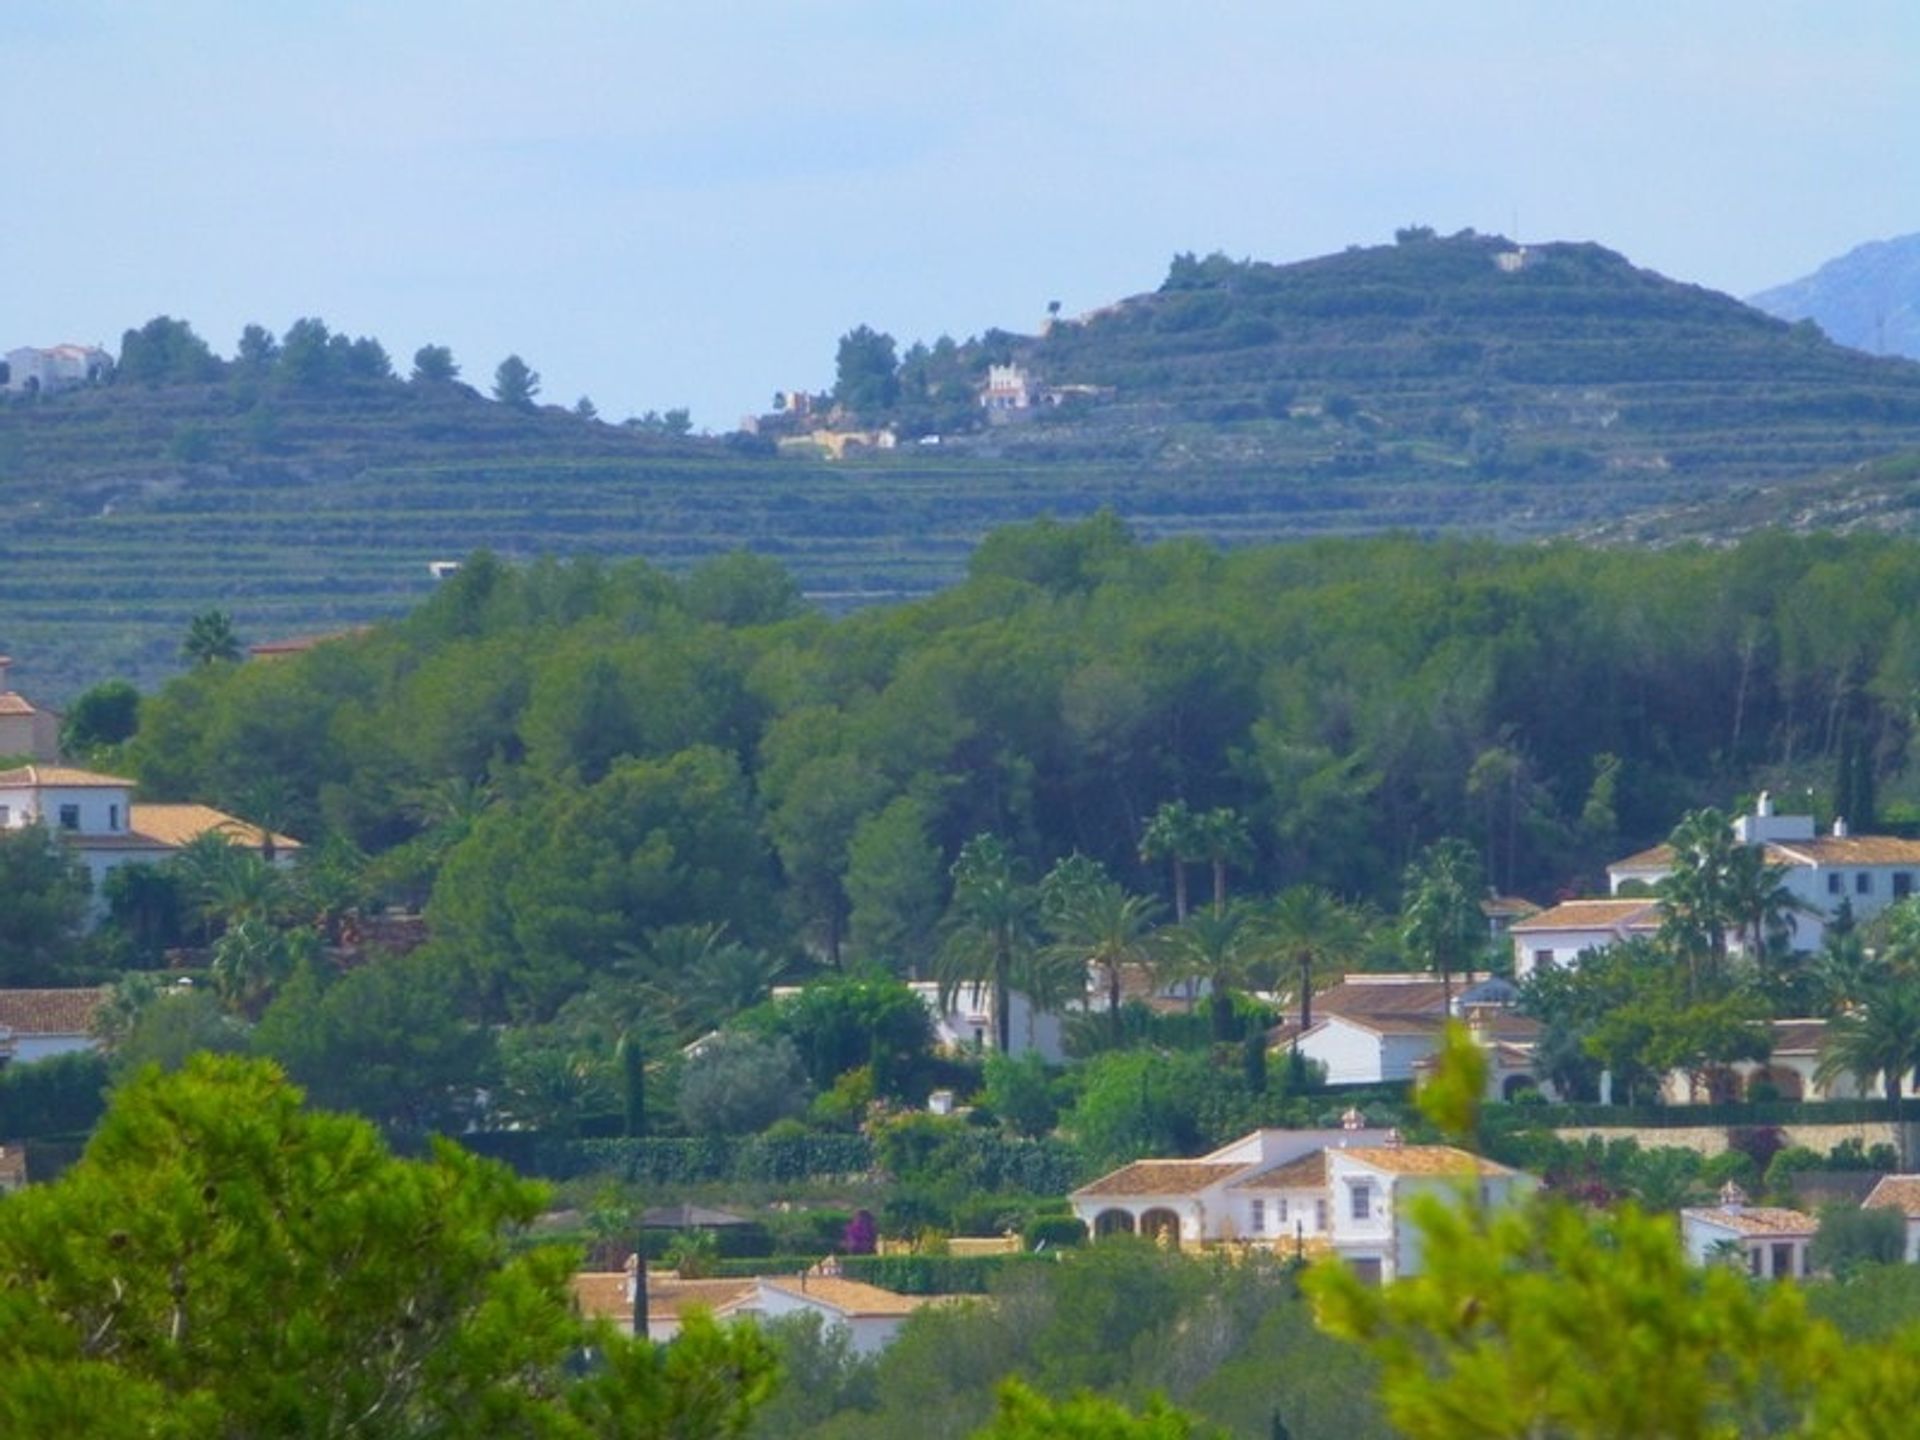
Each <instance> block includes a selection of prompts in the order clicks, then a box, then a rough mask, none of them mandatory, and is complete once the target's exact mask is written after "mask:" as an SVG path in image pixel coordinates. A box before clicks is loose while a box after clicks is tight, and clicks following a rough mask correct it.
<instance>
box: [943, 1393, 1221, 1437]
mask: <svg viewBox="0 0 1920 1440" xmlns="http://www.w3.org/2000/svg"><path fill="white" fill-rule="evenodd" d="M1225 1436H1226V1432H1225V1431H1222V1430H1216V1429H1214V1428H1213V1427H1212V1426H1208V1425H1202V1424H1201V1423H1200V1422H1199V1421H1198V1420H1196V1419H1195V1418H1194V1417H1193V1416H1191V1415H1186V1414H1183V1413H1182V1412H1180V1411H1179V1410H1176V1409H1174V1407H1173V1406H1171V1405H1169V1404H1168V1403H1167V1401H1166V1398H1165V1397H1164V1396H1158V1395H1156V1396H1154V1397H1153V1398H1152V1399H1150V1400H1148V1401H1147V1404H1146V1408H1145V1409H1144V1410H1142V1411H1140V1412H1139V1413H1138V1414H1136V1413H1135V1412H1133V1411H1131V1410H1129V1409H1128V1408H1127V1407H1126V1406H1124V1405H1122V1404H1120V1403H1119V1402H1118V1401H1116V1400H1108V1399H1105V1398H1104V1397H1102V1396H1099V1395H1093V1394H1080V1395H1075V1396H1074V1397H1073V1398H1071V1399H1069V1400H1050V1399H1048V1398H1047V1397H1046V1396H1044V1395H1042V1394H1040V1393H1039V1392H1038V1391H1037V1390H1034V1389H1032V1388H1031V1387H1029V1386H1027V1385H1023V1384H1022V1383H1021V1382H1020V1381H1018V1380H1008V1381H1007V1382H1006V1383H1004V1384H1003V1385H1002V1386H1001V1387H1000V1395H999V1404H998V1406H997V1408H996V1409H995V1410H994V1415H993V1420H992V1422H991V1423H990V1424H988V1425H987V1426H986V1427H985V1428H984V1429H980V1430H976V1431H975V1432H974V1436H973V1440H1208V1437H1219V1440H1225Z"/></svg>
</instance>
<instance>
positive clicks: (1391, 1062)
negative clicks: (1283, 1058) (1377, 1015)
mask: <svg viewBox="0 0 1920 1440" xmlns="http://www.w3.org/2000/svg"><path fill="white" fill-rule="evenodd" d="M1438 1038H1439V1026H1438V1023H1437V1022H1436V1023H1435V1024H1433V1025H1426V1026H1418V1027H1416V1026H1415V1025H1413V1024H1411V1023H1407V1022H1398V1023H1396V1022H1392V1021H1386V1020H1365V1019H1354V1018H1350V1017H1348V1016H1345V1015H1329V1016H1327V1017H1326V1018H1325V1019H1324V1020H1316V1021H1315V1022H1314V1024H1313V1028H1312V1029H1311V1030H1308V1031H1306V1032H1305V1033H1304V1034H1302V1035H1301V1037H1300V1053H1301V1054H1302V1055H1303V1056H1305V1057H1306V1058H1307V1059H1309V1060H1313V1061H1317V1062H1318V1063H1319V1064H1321V1065H1324V1066H1326V1068H1327V1083H1328V1084H1329V1085H1381V1084H1385V1083H1387V1082H1390V1081H1402V1080H1411V1079H1413V1072H1414V1066H1415V1065H1416V1064H1418V1063H1419V1062H1420V1061H1421V1060H1424V1059H1425V1058H1426V1057H1427V1056H1429V1055H1431V1054H1432V1053H1433V1049H1434V1046H1435V1044H1436V1043H1437V1041H1438Z"/></svg>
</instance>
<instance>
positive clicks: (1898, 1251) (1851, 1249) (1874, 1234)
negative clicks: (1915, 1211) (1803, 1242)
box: [1813, 1205, 1907, 1275]
mask: <svg viewBox="0 0 1920 1440" xmlns="http://www.w3.org/2000/svg"><path fill="white" fill-rule="evenodd" d="M1906 1254H1907V1220H1906V1216H1904V1215H1902V1214H1901V1213H1900V1212H1899V1211H1898V1210H1889V1209H1884V1208H1880V1209H1873V1210H1862V1209H1859V1208H1857V1207H1855V1206H1852V1205H1829V1206H1827V1207H1826V1208H1825V1209H1823V1210H1821V1212H1820V1228H1819V1230H1818V1231H1816V1232H1815V1234H1814V1237H1813V1263H1814V1264H1815V1265H1817V1266H1819V1267H1820V1268H1821V1269H1824V1270H1831V1271H1833V1272H1834V1274H1836V1275H1846V1274H1849V1273H1851V1272H1852V1271H1855V1270H1858V1269H1859V1268H1860V1267H1861V1266H1863V1265H1897V1264H1899V1263H1900V1262H1901V1261H1902V1260H1904V1259H1905V1258H1906Z"/></svg>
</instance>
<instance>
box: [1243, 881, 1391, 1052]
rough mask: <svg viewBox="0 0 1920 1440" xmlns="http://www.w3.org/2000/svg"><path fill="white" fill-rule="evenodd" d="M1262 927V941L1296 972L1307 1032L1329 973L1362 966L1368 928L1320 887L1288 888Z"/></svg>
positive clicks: (1264, 917)
mask: <svg viewBox="0 0 1920 1440" xmlns="http://www.w3.org/2000/svg"><path fill="white" fill-rule="evenodd" d="M1256 923H1257V926H1258V929H1259V932H1260V938H1261V941H1262V942H1263V943H1264V944H1265V945H1266V946H1267V947H1269V948H1270V949H1271V950H1272V952H1273V955H1274V958H1275V959H1276V960H1277V961H1278V962H1279V963H1280V964H1281V965H1282V966H1284V967H1286V968H1287V969H1288V970H1289V971H1290V972H1291V976H1292V978H1293V980H1294V982H1295V984H1296V986H1297V990H1296V994H1297V995H1298V996H1299V1021H1300V1026H1299V1028H1300V1029H1301V1030H1305V1029H1307V1027H1308V1026H1310V1025H1312V1024H1313V992H1314V988H1315V986H1316V985H1317V984H1318V983H1319V981H1320V980H1321V979H1322V978H1323V977H1324V976H1325V975H1326V974H1327V973H1328V972H1329V971H1344V970H1346V968H1347V967H1349V966H1351V965H1354V964H1357V963H1358V962H1359V960H1360V958H1361V956H1362V954H1363V953H1364V952H1365V949H1366V942H1367V928H1366V924H1365V922H1364V921H1363V920H1362V919H1361V917H1360V916H1359V915H1358V914H1357V913H1356V912H1355V911H1354V910H1352V909H1351V908H1350V907H1348V906H1346V905H1343V904H1341V903H1340V901H1339V899H1338V898H1336V897H1335V896H1333V895H1331V894H1329V893H1328V892H1327V891H1325V890H1322V889H1320V888H1319V887H1318V886H1316V885H1290V886H1288V887H1287V888H1286V889H1285V890H1283V891H1281V892H1280V894H1279V895H1277V896H1275V897H1274V899H1273V901H1272V903H1271V904H1269V905H1268V906H1267V907H1266V908H1265V910H1263V911H1262V912H1261V913H1260V916H1259V918H1258V921H1257V922H1256ZM1296 1046H1297V1040H1296Z"/></svg>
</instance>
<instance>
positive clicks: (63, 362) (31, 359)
mask: <svg viewBox="0 0 1920 1440" xmlns="http://www.w3.org/2000/svg"><path fill="white" fill-rule="evenodd" d="M6 360H7V384H6V388H7V389H8V390H9V391H10V392H12V393H13V394H15V395H24V394H27V393H28V392H30V391H32V392H38V393H40V394H43V395H51V394H53V393H54V392H56V391H59V390H71V389H73V388H74V387H75V386H77V385H92V384H96V383H98V382H99V381H101V380H104V379H105V378H106V377H107V376H108V375H110V374H111V373H112V372H113V357H112V356H111V355H109V354H108V353H107V352H106V351H104V350H102V349H101V348H100V347H99V346H97V345H49V346H47V347H45V348H44V349H43V348H40V347H37V346H32V345H26V346H22V347H20V348H19V349H17V350H9V351H8V352H7V355H6Z"/></svg>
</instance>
